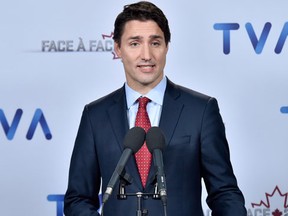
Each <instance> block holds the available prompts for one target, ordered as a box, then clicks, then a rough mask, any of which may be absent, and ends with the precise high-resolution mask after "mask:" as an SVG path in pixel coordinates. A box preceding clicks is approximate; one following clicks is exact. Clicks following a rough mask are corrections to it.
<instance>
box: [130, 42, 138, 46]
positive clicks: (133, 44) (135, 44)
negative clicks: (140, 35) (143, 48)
mask: <svg viewBox="0 0 288 216" xmlns="http://www.w3.org/2000/svg"><path fill="white" fill-rule="evenodd" d="M138 45H139V43H136V42H133V43H130V46H132V47H136V46H138Z"/></svg>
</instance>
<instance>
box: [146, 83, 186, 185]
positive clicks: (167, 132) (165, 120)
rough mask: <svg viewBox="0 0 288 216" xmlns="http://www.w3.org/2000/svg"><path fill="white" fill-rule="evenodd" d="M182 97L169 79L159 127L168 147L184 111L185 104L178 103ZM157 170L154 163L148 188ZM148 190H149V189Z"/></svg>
mask: <svg viewBox="0 0 288 216" xmlns="http://www.w3.org/2000/svg"><path fill="white" fill-rule="evenodd" d="M179 97H180V92H179V91H178V89H177V86H176V85H175V84H174V83H172V82H171V81H170V80H168V79H167V87H166V90H165V94H164V101H163V106H162V113H161V118H160V123H159V127H160V128H161V130H162V131H163V133H164V136H165V139H166V146H168V145H169V143H170V141H171V139H172V136H173V133H174V131H175V128H176V126H177V124H178V120H179V118H180V115H181V112H182V110H183V106H184V105H183V103H181V102H179V101H177V99H178V98H179ZM155 175H156V170H155V169H154V166H153V162H152V167H151V169H150V172H149V176H148V184H147V186H148V187H149V185H152V184H153V181H154V179H155ZM147 190H148V188H147Z"/></svg>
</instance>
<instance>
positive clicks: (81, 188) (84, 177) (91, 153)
mask: <svg viewBox="0 0 288 216" xmlns="http://www.w3.org/2000/svg"><path fill="white" fill-rule="evenodd" d="M100 184H101V180H100V169H99V164H98V160H97V153H96V148H95V145H94V138H93V130H92V127H91V122H90V118H89V113H88V109H87V107H85V109H84V111H83V114H82V118H81V122H80V125H79V129H78V133H77V137H76V140H75V145H74V149H73V153H72V157H71V163H70V170H69V180H68V188H67V191H66V194H65V198H64V213H65V215H66V216H98V215H99V214H98V212H97V210H98V209H99V206H100V204H99V199H98V193H99V188H100Z"/></svg>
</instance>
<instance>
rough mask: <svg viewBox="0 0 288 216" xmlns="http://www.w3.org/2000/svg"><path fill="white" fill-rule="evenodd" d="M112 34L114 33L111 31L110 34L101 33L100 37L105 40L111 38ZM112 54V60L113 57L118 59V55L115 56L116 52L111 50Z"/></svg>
mask: <svg viewBox="0 0 288 216" xmlns="http://www.w3.org/2000/svg"><path fill="white" fill-rule="evenodd" d="M113 35H114V33H113V32H111V34H110V35H107V34H102V38H103V39H104V40H105V39H106V38H112V37H113ZM112 55H113V60H115V59H120V57H119V56H117V54H116V52H114V51H113V52H112Z"/></svg>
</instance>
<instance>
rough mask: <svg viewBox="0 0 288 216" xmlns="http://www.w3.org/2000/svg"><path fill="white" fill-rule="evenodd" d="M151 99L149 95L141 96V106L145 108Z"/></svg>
mask: <svg viewBox="0 0 288 216" xmlns="http://www.w3.org/2000/svg"><path fill="white" fill-rule="evenodd" d="M150 101H151V100H150V99H149V98H147V97H140V98H138V102H139V108H145V109H146V106H147V104H148V102H150Z"/></svg>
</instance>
